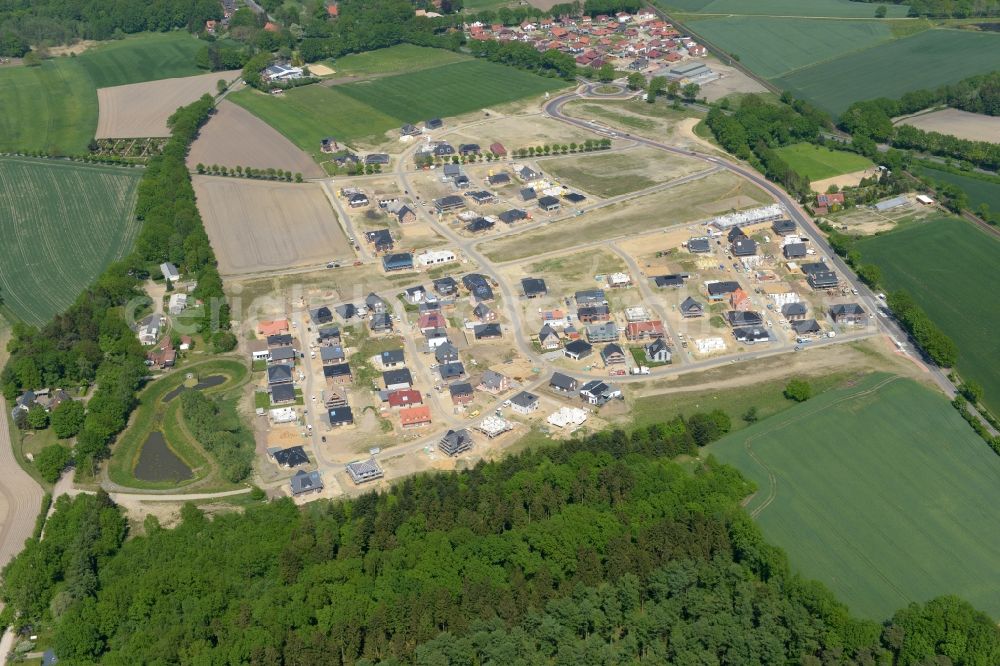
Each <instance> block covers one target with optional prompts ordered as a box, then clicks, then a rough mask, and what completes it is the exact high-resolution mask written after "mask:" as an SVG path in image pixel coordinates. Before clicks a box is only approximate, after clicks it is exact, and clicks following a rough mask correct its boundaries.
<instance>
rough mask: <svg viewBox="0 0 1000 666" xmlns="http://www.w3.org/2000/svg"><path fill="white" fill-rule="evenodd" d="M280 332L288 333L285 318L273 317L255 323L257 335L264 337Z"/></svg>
mask: <svg viewBox="0 0 1000 666" xmlns="http://www.w3.org/2000/svg"><path fill="white" fill-rule="evenodd" d="M280 333H288V320H287V319H275V320H267V319H265V320H263V321H261V322H258V324H257V335H263V336H265V337H267V336H270V335H277V334H280Z"/></svg>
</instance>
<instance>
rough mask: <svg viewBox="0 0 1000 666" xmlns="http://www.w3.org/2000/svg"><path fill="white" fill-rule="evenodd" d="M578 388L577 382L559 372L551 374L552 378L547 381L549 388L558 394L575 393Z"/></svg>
mask: <svg viewBox="0 0 1000 666" xmlns="http://www.w3.org/2000/svg"><path fill="white" fill-rule="evenodd" d="M578 386H579V382H577V381H576V379H574V378H573V377H570V376H569V375H564V374H563V373H561V372H553V373H552V378H551V379H550V380H549V388H550V389H552V390H554V391H559V392H560V393H572V392H574V391H576V389H577V387H578Z"/></svg>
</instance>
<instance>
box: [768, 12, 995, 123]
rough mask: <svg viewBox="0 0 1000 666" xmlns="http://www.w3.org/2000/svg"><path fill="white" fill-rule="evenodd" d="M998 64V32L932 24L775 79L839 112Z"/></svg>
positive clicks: (816, 102)
mask: <svg viewBox="0 0 1000 666" xmlns="http://www.w3.org/2000/svg"><path fill="white" fill-rule="evenodd" d="M768 46H769V47H772V48H773V44H772V45H768ZM996 69H1000V33H987V32H971V31H968V30H949V29H936V30H925V31H923V32H921V33H918V34H915V35H911V36H909V37H905V38H903V39H898V40H896V41H893V42H888V43H884V44H880V45H877V46H874V47H872V48H868V49H865V50H863V51H857V52H855V53H851V54H849V55H845V56H844V57H841V58H836V59H834V60H829V61H826V62H822V63H819V64H816V65H814V66H812V67H807V68H805V69H800V70H797V71H795V72H792V73H790V74H788V75H786V76H782V77H781V78H778V79H774V81H773V82H774V83H775V84H776V85H778V86H779V87H781V88H783V89H787V90H790V91H791V92H792V93H794V94H795V95H796V96H798V97H801V98H803V99H806V100H809V101H810V102H812V103H813V104H816V105H817V106H819V107H820V108H822V109H824V110H826V111H828V112H830V113H833V114H839V113H842V112H843V111H844V110H845V109H846V108H847V107H848V106H850V105H851V103H853V102H856V101H859V100H865V99H873V98H875V97H890V98H898V97H901V96H902V95H903V94H904V93H907V92H910V91H911V90H918V89H923V88H929V89H933V88H937V87H938V86H941V85H943V84H945V83H954V82H956V81H958V80H960V79H964V78H966V77H969V76H973V75H975V74H985V73H987V72H991V71H993V70H996Z"/></svg>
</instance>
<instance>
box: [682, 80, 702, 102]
mask: <svg viewBox="0 0 1000 666" xmlns="http://www.w3.org/2000/svg"><path fill="white" fill-rule="evenodd" d="M699 92H701V86H699V85H698V84H697V83H689V84H687V85H686V86H684V87H683V88H681V96H683V97H684V101H685V102H693V101H694V100H695V99H697V98H698V93H699Z"/></svg>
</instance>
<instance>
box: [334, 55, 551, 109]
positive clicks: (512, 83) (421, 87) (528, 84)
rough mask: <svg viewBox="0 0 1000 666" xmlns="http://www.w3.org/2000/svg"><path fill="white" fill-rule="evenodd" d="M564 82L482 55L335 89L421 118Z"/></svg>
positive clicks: (372, 104) (478, 106) (516, 96)
mask: <svg viewBox="0 0 1000 666" xmlns="http://www.w3.org/2000/svg"><path fill="white" fill-rule="evenodd" d="M566 86H567V83H566V82H565V81H561V80H558V79H547V78H544V77H541V76H537V75H535V74H531V73H529V72H524V71H521V70H519V69H514V68H513V67H507V66H506V65H498V64H496V63H492V62H487V61H485V60H471V61H468V62H458V63H453V64H451V65H444V66H442V67H435V68H433V69H425V70H422V71H419V72H415V73H412V74H400V75H397V76H387V77H385V78H381V79H376V80H374V81H362V82H358V83H349V84H347V85H344V86H340V87H339V90H341V91H343V93H344V94H345V95H347V96H349V97H352V98H353V99H355V100H357V101H358V102H361V103H363V104H367V105H368V106H370V107H372V108H373V109H378V110H379V111H380V112H382V113H385V114H387V115H389V116H392V117H394V118H397V119H399V120H400V121H402V122H410V123H413V122H419V121H421V120H424V119H426V118H434V117H441V118H444V117H446V116H458V115H461V114H463V113H469V112H471V111H477V110H479V109H482V108H485V107H489V106H493V105H496V104H506V103H507V102H513V101H514V100H517V99H522V98H525V97H532V96H535V95H538V96H540V95H542V93H545V92H549V91H553V90H558V89H560V88H565V87H566ZM428 91H432V92H431V93H428Z"/></svg>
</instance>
